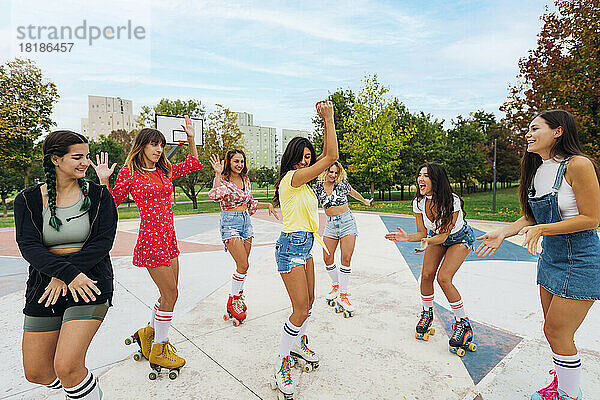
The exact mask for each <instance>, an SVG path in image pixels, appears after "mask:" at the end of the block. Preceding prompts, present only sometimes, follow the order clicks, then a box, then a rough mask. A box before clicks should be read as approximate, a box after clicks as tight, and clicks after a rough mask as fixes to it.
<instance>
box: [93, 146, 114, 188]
mask: <svg viewBox="0 0 600 400" xmlns="http://www.w3.org/2000/svg"><path fill="white" fill-rule="evenodd" d="M91 164H92V167H93V168H94V171H96V175H98V180H100V183H101V184H105V183H106V182H108V178H110V176H111V175H112V173H113V172H114V171H115V166H116V165H117V163H114V164H113V165H111V166H110V168H109V166H108V153H106V152H100V154H96V164H94V162H93V161H91Z"/></svg>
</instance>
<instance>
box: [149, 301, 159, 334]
mask: <svg viewBox="0 0 600 400" xmlns="http://www.w3.org/2000/svg"><path fill="white" fill-rule="evenodd" d="M159 307H160V302H159V301H158V300H156V303H154V308H152V311H151V312H150V327H151V328H152V329H154V317H156V312H157V311H158V309H159Z"/></svg>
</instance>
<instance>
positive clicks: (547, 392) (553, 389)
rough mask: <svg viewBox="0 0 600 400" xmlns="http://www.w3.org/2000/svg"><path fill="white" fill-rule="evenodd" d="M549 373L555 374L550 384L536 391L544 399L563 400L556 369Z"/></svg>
mask: <svg viewBox="0 0 600 400" xmlns="http://www.w3.org/2000/svg"><path fill="white" fill-rule="evenodd" d="M548 373H549V374H550V375H554V379H553V380H552V382H550V384H549V385H548V386H546V387H545V388H543V389H540V390H538V391H537V392H536V393H537V394H539V395H540V396H541V397H542V399H544V400H562V399H561V398H560V397H559V395H558V390H557V389H558V379H557V378H556V371H554V370H550V371H549V372H548Z"/></svg>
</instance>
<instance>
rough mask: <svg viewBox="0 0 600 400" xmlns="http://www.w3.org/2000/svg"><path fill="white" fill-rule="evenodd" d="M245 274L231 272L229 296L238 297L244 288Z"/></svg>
mask: <svg viewBox="0 0 600 400" xmlns="http://www.w3.org/2000/svg"><path fill="white" fill-rule="evenodd" d="M246 275H247V274H240V273H239V272H237V271H234V272H233V275H231V295H232V296H239V295H240V291H241V290H242V287H243V286H244V281H245V280H246Z"/></svg>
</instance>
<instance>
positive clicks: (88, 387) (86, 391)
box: [64, 371, 100, 400]
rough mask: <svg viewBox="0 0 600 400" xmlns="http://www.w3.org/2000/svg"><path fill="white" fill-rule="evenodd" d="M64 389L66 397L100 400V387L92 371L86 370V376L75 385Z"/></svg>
mask: <svg viewBox="0 0 600 400" xmlns="http://www.w3.org/2000/svg"><path fill="white" fill-rule="evenodd" d="M64 390H65V393H66V394H67V399H77V400H100V387H99V386H98V381H97V380H96V378H94V374H92V371H88V374H87V376H86V377H85V378H84V379H83V381H81V383H79V384H78V385H77V386H75V387H72V388H64Z"/></svg>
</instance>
